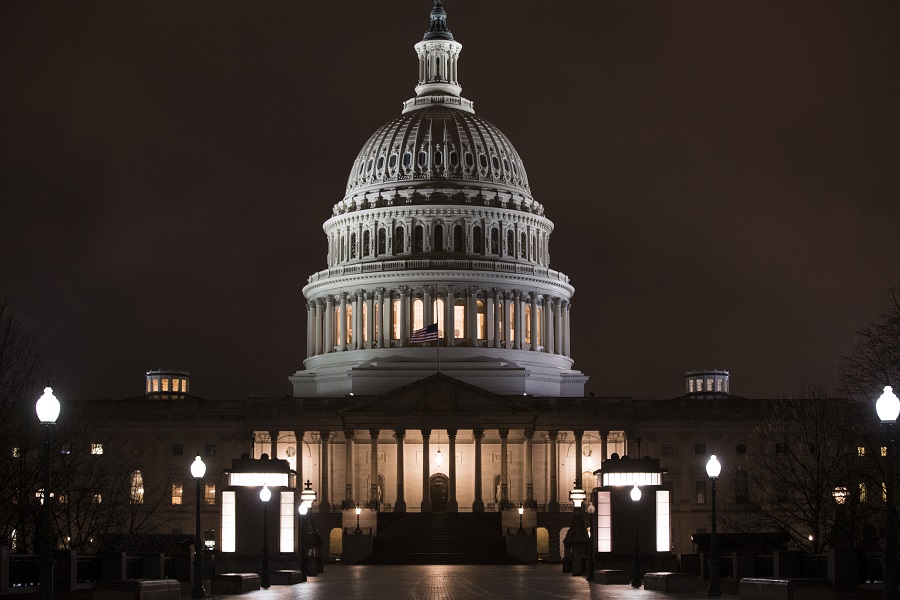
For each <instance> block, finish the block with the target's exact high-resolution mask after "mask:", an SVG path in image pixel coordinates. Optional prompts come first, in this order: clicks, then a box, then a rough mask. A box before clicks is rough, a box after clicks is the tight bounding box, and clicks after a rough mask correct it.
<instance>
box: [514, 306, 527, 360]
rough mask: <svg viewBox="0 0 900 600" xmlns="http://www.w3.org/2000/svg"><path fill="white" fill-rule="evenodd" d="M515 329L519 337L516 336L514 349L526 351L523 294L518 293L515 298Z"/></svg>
mask: <svg viewBox="0 0 900 600" xmlns="http://www.w3.org/2000/svg"><path fill="white" fill-rule="evenodd" d="M516 329H517V330H518V331H519V335H517V336H516V349H517V350H523V349H524V350H527V349H528V347H527V346H526V345H525V292H519V293H518V295H517V296H516Z"/></svg>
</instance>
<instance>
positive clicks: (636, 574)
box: [631, 483, 641, 588]
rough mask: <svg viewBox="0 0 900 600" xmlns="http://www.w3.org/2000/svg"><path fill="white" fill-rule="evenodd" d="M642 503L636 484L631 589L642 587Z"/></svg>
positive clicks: (632, 501) (632, 489)
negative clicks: (640, 514)
mask: <svg viewBox="0 0 900 600" xmlns="http://www.w3.org/2000/svg"><path fill="white" fill-rule="evenodd" d="M640 502H641V488H639V487H638V486H637V484H636V483H635V484H634V487H633V488H631V503H632V504H634V565H633V569H632V572H631V587H633V588H639V587H641V555H640V554H639V553H638V505H639V504H640Z"/></svg>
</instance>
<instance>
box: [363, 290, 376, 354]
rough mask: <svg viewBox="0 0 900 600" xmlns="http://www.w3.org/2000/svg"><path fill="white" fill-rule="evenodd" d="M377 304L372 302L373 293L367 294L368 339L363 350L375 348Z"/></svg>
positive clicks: (364, 342)
mask: <svg viewBox="0 0 900 600" xmlns="http://www.w3.org/2000/svg"><path fill="white" fill-rule="evenodd" d="M374 342H375V303H374V302H373V301H372V292H366V339H365V340H364V341H363V344H362V345H361V346H360V347H361V348H374V347H375V344H374Z"/></svg>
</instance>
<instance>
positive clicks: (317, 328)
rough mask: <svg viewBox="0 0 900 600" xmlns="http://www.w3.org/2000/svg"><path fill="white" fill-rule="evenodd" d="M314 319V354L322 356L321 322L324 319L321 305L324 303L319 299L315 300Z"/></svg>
mask: <svg viewBox="0 0 900 600" xmlns="http://www.w3.org/2000/svg"><path fill="white" fill-rule="evenodd" d="M315 302H316V317H315V320H316V322H315V334H314V335H315V336H316V354H322V341H323V340H322V320H323V318H324V315H323V314H322V312H323V304H324V301H323V300H322V299H321V298H316V300H315Z"/></svg>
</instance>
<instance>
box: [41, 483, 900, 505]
mask: <svg viewBox="0 0 900 600" xmlns="http://www.w3.org/2000/svg"><path fill="white" fill-rule="evenodd" d="M51 495H52V494H51ZM881 501H882V502H887V484H886V483H883V482H882V484H881Z"/></svg>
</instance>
